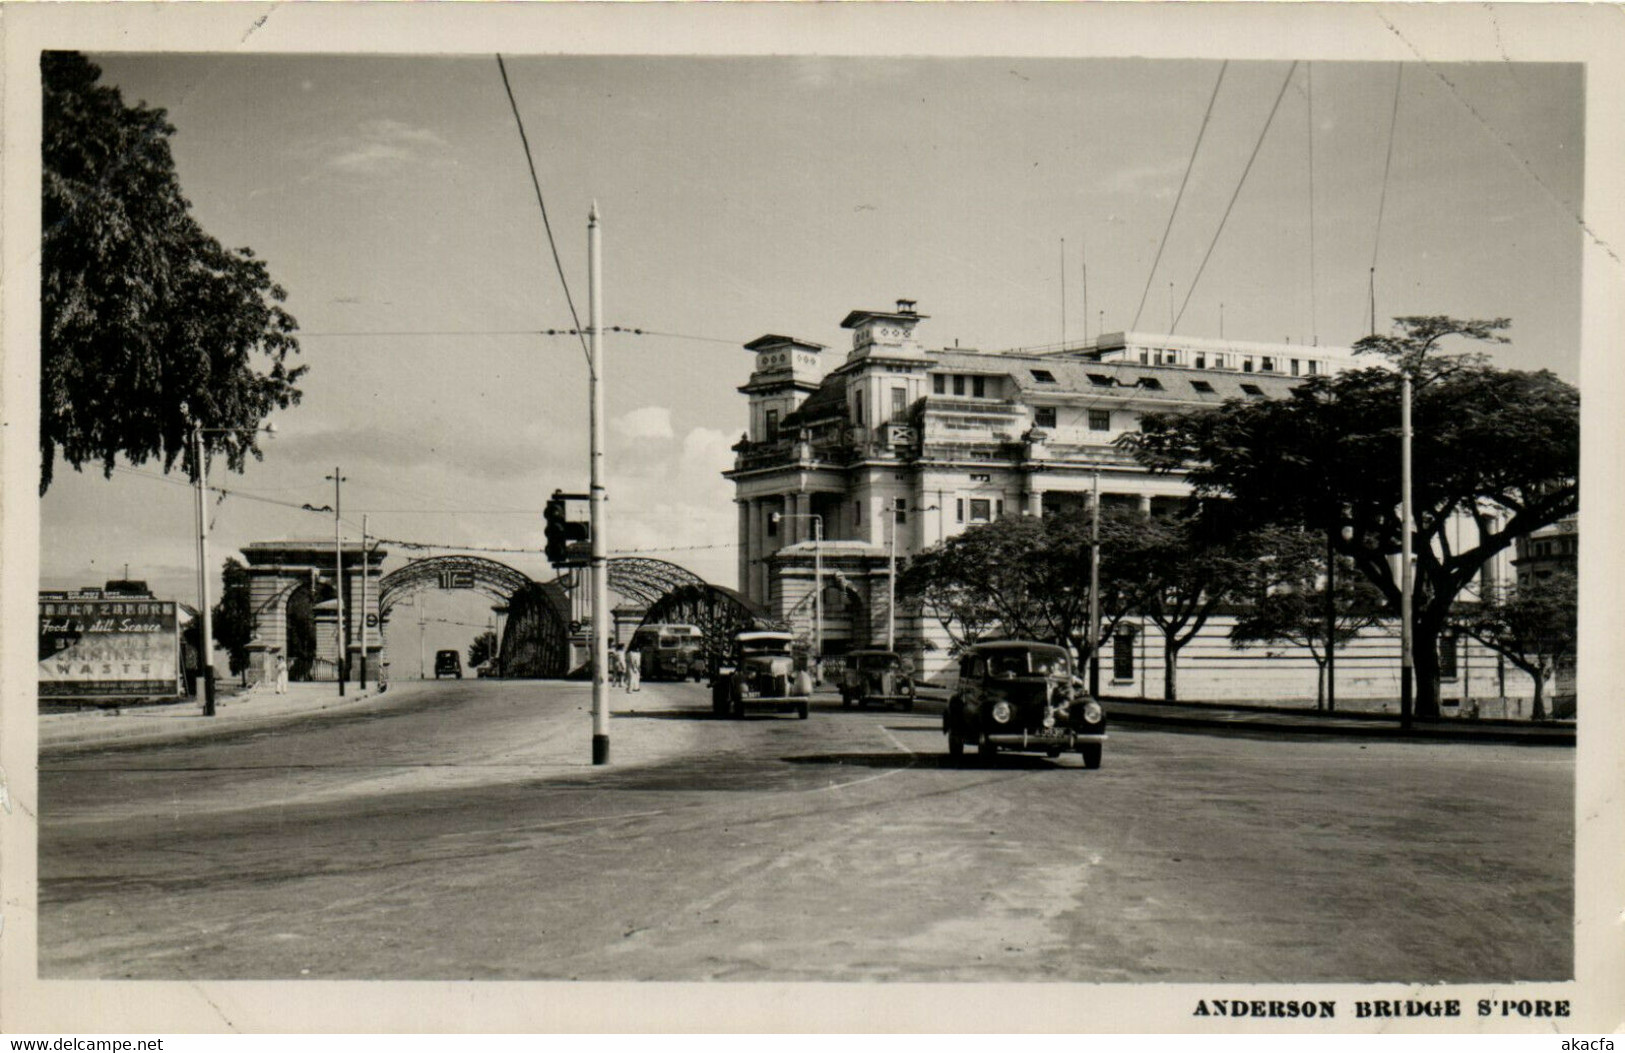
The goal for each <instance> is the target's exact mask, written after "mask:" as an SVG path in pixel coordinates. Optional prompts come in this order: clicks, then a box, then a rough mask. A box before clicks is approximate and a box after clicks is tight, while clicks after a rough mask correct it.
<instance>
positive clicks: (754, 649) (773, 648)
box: [739, 640, 790, 654]
mask: <svg viewBox="0 0 1625 1053" xmlns="http://www.w3.org/2000/svg"><path fill="white" fill-rule="evenodd" d="M789 649H790V645H789V644H787V643H785V642H784V641H783V640H741V641H739V653H740V654H784V653H786V652H787V651H789Z"/></svg>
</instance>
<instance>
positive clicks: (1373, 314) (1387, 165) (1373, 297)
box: [1366, 62, 1405, 334]
mask: <svg viewBox="0 0 1625 1053" xmlns="http://www.w3.org/2000/svg"><path fill="white" fill-rule="evenodd" d="M1404 77H1405V64H1404V63H1403V62H1401V63H1399V68H1398V69H1397V70H1395V72H1394V107H1393V110H1392V112H1390V113H1389V114H1388V153H1387V156H1385V157H1384V158H1383V162H1382V191H1381V193H1380V194H1378V196H1377V225H1376V229H1374V230H1373V231H1372V233H1371V269H1370V270H1369V271H1367V272H1366V273H1367V285H1366V294H1367V296H1368V297H1369V298H1370V318H1371V330H1370V331H1371V333H1372V334H1375V333H1376V331H1377V249H1378V247H1379V246H1380V245H1381V243H1382V214H1383V210H1384V208H1385V207H1386V206H1387V204H1388V173H1389V171H1390V170H1391V168H1392V167H1393V163H1394V128H1395V126H1396V125H1398V123H1399V85H1400V81H1401V80H1403V79H1404Z"/></svg>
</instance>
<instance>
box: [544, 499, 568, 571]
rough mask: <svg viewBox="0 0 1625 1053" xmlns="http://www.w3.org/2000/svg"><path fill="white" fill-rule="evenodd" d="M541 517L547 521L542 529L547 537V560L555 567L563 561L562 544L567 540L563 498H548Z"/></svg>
mask: <svg viewBox="0 0 1625 1053" xmlns="http://www.w3.org/2000/svg"><path fill="white" fill-rule="evenodd" d="M542 518H543V519H544V520H546V523H547V526H546V528H545V530H544V533H545V535H546V537H547V549H546V552H547V561H548V562H549V563H551V564H553V566H555V567H557V566H561V565H563V563H564V546H565V543H566V542H567V541H568V540H569V539H568V533H569V531H568V529H567V525H566V523H565V521H564V498H562V497H553V498H549V499H548V502H547V507H546V509H544V510H543V512H542Z"/></svg>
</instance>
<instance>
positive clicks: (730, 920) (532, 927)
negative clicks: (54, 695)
mask: <svg viewBox="0 0 1625 1053" xmlns="http://www.w3.org/2000/svg"><path fill="white" fill-rule="evenodd" d="M613 703H614V709H615V713H614V718H613V720H612V721H611V727H610V732H611V738H612V744H613V746H612V748H613V750H614V754H613V761H614V763H613V764H612V765H611V766H610V767H608V768H597V769H594V768H592V767H591V765H590V764H589V763H588V759H589V742H590V720H589V716H588V706H589V699H588V689H587V687H586V685H581V684H559V683H539V682H499V681H472V680H464V681H445V682H439V683H433V682H431V683H423V684H404V685H397V686H396V687H395V688H394V689H392V690H391V691H390V692H389V693H388V695H386V696H384V697H383V698H382V699H380V700H379V701H378V703H377V704H376V705H374V706H370V707H367V708H365V709H362V710H356V711H350V712H345V713H339V714H325V715H320V716H315V717H311V718H309V719H301V720H293V721H290V722H288V723H287V724H285V725H281V726H278V727H275V728H272V729H259V730H252V731H247V732H244V733H241V734H235V735H233V734H221V735H218V736H214V737H211V738H209V739H208V740H204V741H188V742H184V743H175V744H170V745H146V746H128V747H124V748H95V749H86V750H80V751H77V752H75V751H73V750H57V751H53V752H49V753H47V754H45V755H44V756H43V757H42V758H41V771H40V794H41V805H42V807H41V812H40V818H41V832H40V915H41V916H40V950H39V954H40V974H41V976H42V977H45V978H138V979H165V980H174V979H288V978H295V979H296V978H301V977H304V978H310V979H439V980H446V979H507V980H523V979H583V980H587V979H592V980H639V979H644V980H759V981H791V980H817V981H857V980H910V981H932V980H956V981H1033V980H1066V981H1084V982H1119V981H1137V982H1157V981H1210V982H1216V981H1236V982H1311V981H1378V980H1391V981H1405V982H1468V981H1504V980H1513V979H1518V980H1557V979H1565V978H1568V977H1570V976H1571V974H1572V965H1571V957H1572V950H1571V946H1572V945H1571V922H1570V918H1571V915H1572V887H1573V874H1572V858H1573V817H1572V813H1573V793H1574V791H1573V784H1574V755H1573V752H1572V751H1571V750H1566V749H1552V748H1527V747H1517V746H1487V745H1478V744H1416V743H1396V742H1370V743H1362V742H1358V741H1351V740H1347V739H1305V738H1304V737H1301V736H1300V737H1294V738H1290V739H1287V738H1282V739H1270V738H1264V737H1250V738H1249V737H1237V736H1225V735H1212V734H1192V733H1174V732H1168V731H1161V730H1150V729H1137V728H1133V727H1129V726H1122V725H1120V726H1116V727H1114V728H1112V729H1111V734H1112V738H1111V741H1110V742H1109V743H1108V744H1107V747H1106V751H1105V763H1104V766H1103V767H1102V768H1101V769H1100V770H1098V771H1085V770H1083V769H1082V767H1081V764H1080V762H1079V760H1078V758H1077V757H1076V756H1067V757H1063V758H1061V759H1059V760H1055V761H1051V760H1049V759H1046V758H1044V757H1041V756H1040V757H1028V756H1012V755H1005V756H1001V757H1000V758H998V760H997V762H996V763H993V764H990V765H984V764H982V763H980V762H978V761H976V760H971V761H970V762H969V763H968V764H967V765H966V766H964V767H955V766H952V765H950V764H949V762H948V760H947V758H946V756H945V748H944V742H943V737H942V735H941V733H940V718H939V717H937V716H935V715H933V714H928V713H911V714H904V713H898V712H876V711H857V710H843V709H842V708H841V707H840V705H839V703H838V702H837V701H833V700H825V699H819V700H818V701H816V702H815V703H814V709H813V714H812V717H811V719H810V720H806V721H800V720H796V719H795V718H794V717H782V716H774V715H762V716H760V717H752V718H751V719H747V720H744V721H732V720H718V719H714V718H712V717H711V715H710V712H709V698H708V695H707V693H706V689H705V688H704V686H703V685H698V684H650V683H646V684H645V687H644V690H643V691H642V692H641V693H639V694H635V695H627V694H624V693H617V694H615V695H614V696H613Z"/></svg>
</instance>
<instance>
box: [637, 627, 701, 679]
mask: <svg viewBox="0 0 1625 1053" xmlns="http://www.w3.org/2000/svg"><path fill="white" fill-rule="evenodd" d="M627 650H629V651H638V652H640V653H641V654H642V655H643V657H642V659H641V670H642V673H643V676H644V677H645V678H646V679H649V680H683V679H686V678H688V677H693V678H694V679H695V680H698V679H700V678H701V677H703V676H704V675H705V633H704V632H702V631H701V630H700V627H699V626H697V625H642V626H639V627H638V631H637V632H635V633H633V634H632V642H631V643H630V644H629V645H628V646H627Z"/></svg>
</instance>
